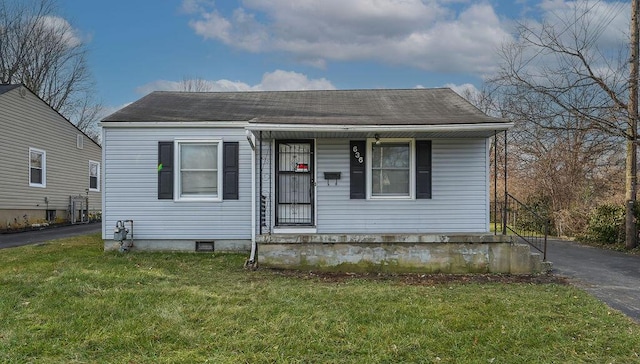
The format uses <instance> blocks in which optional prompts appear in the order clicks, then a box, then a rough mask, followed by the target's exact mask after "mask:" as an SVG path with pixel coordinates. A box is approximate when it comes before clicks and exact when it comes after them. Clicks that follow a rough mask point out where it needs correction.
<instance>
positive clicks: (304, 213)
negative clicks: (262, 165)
mask: <svg viewBox="0 0 640 364" xmlns="http://www.w3.org/2000/svg"><path fill="white" fill-rule="evenodd" d="M276 151H277V155H276V161H275V162H276V165H275V170H276V176H275V177H276V201H277V204H276V225H277V226H312V225H313V224H314V221H313V215H314V212H313V209H314V207H313V197H314V196H313V195H314V188H313V186H314V180H313V175H314V174H313V141H312V140H279V141H277V142H276Z"/></svg>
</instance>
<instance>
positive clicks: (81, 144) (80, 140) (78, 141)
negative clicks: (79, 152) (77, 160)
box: [76, 134, 84, 149]
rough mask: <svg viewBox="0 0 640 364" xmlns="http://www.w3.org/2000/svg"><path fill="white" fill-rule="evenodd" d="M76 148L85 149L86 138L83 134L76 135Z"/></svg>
mask: <svg viewBox="0 0 640 364" xmlns="http://www.w3.org/2000/svg"><path fill="white" fill-rule="evenodd" d="M76 148H78V149H82V148H84V138H83V137H82V134H77V135H76Z"/></svg>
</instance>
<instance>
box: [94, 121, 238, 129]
mask: <svg viewBox="0 0 640 364" xmlns="http://www.w3.org/2000/svg"><path fill="white" fill-rule="evenodd" d="M99 125H100V126H102V127H103V128H154V129H155V128H246V127H247V126H248V125H249V123H248V122H246V121H101V122H100V123H99Z"/></svg>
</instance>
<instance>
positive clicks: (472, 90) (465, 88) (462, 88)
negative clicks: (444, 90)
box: [444, 83, 480, 97]
mask: <svg viewBox="0 0 640 364" xmlns="http://www.w3.org/2000/svg"><path fill="white" fill-rule="evenodd" d="M444 87H448V88H450V89H452V90H453V91H454V92H455V93H457V94H458V95H460V96H462V97H467V96H469V95H471V96H477V95H480V90H478V88H476V86H474V85H472V84H470V83H463V84H462V85H456V84H455V83H447V84H445V85H444Z"/></svg>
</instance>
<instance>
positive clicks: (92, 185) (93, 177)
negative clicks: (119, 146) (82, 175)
mask: <svg viewBox="0 0 640 364" xmlns="http://www.w3.org/2000/svg"><path fill="white" fill-rule="evenodd" d="M89 190H90V191H100V163H98V162H94V161H89Z"/></svg>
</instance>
